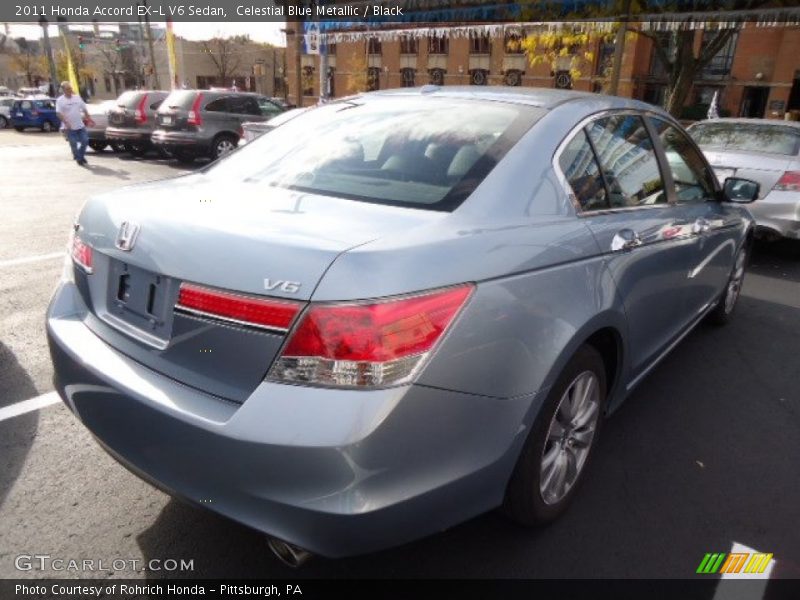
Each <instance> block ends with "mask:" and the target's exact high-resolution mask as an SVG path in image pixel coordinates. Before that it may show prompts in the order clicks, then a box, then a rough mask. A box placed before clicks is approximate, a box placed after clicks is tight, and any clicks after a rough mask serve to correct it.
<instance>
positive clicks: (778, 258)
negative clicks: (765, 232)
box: [748, 239, 800, 282]
mask: <svg viewBox="0 0 800 600" xmlns="http://www.w3.org/2000/svg"><path fill="white" fill-rule="evenodd" d="M748 270H749V271H750V272H751V273H756V274H757V275H763V276H765V277H775V278H778V279H785V280H788V281H794V282H800V240H787V239H783V240H780V241H777V242H766V241H757V242H756V243H755V245H754V246H753V253H752V255H751V257H750V266H749V268H748Z"/></svg>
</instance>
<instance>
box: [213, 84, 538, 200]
mask: <svg viewBox="0 0 800 600" xmlns="http://www.w3.org/2000/svg"><path fill="white" fill-rule="evenodd" d="M543 114H544V111H542V110H541V109H536V108H533V107H529V106H520V105H515V104H505V103H500V102H479V101H463V100H453V99H436V98H409V97H405V98H382V99H379V100H375V99H373V100H369V101H365V100H364V99H361V98H356V99H354V100H350V101H343V102H337V103H334V104H330V105H327V106H322V107H319V108H315V109H313V110H309V111H308V112H306V113H304V114H301V115H299V116H297V117H296V118H294V119H291V120H289V121H288V122H287V123H284V124H283V125H281V126H280V127H278V128H276V129H274V130H272V131H271V132H269V133H267V134H265V135H264V136H262V137H260V138H258V139H257V140H255V141H254V142H251V143H250V144H247V146H245V147H244V148H242V150H240V151H238V152H236V153H235V154H233V155H231V156H230V157H229V158H227V159H225V160H223V161H220V162H219V163H217V164H215V165H212V167H211V168H209V169H208V170H207V171H206V176H207V177H209V178H213V179H219V180H231V179H233V180H238V181H245V182H251V183H254V184H260V185H264V186H274V187H281V188H286V189H292V190H298V191H303V192H309V193H315V194H321V195H329V196H337V197H342V198H350V199H354V200H361V201H365V202H375V203H380V204H395V205H400V206H409V207H414V208H425V209H430V210H448V211H449V210H453V209H455V208H456V207H457V206H458V205H459V204H460V203H461V202H462V201H463V200H464V199H465V198H467V197H468V196H469V195H470V194H471V193H472V191H473V190H474V189H475V188H476V187H477V186H478V184H480V183H481V181H483V179H484V178H485V177H486V175H488V174H489V172H490V171H491V170H492V168H494V166H495V165H496V164H497V163H498V162H499V161H500V159H502V157H503V156H504V155H505V153H506V152H507V151H508V150H509V149H510V148H511V147H512V146H513V145H514V144H515V143H516V142H517V141H518V140H519V138H520V137H521V136H522V135H523V134H524V133H525V132H526V131H527V130H528V129H529V128H530V127H531V126H532V125H533V123H535V122H536V120H537V119H538V118H540V117H541V116H542V115H543Z"/></svg>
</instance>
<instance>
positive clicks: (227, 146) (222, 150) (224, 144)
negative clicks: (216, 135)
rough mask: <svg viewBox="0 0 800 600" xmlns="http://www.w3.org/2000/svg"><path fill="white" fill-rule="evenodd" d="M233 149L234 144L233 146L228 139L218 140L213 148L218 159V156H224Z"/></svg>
mask: <svg viewBox="0 0 800 600" xmlns="http://www.w3.org/2000/svg"><path fill="white" fill-rule="evenodd" d="M234 148H236V144H234V143H233V142H232V141H231V140H229V139H228V138H223V139H221V140H219V141H218V142H217V145H216V147H215V149H216V155H217V158H219V157H220V156H225V155H226V154H227V153H228V152H230V151H232V150H233V149H234Z"/></svg>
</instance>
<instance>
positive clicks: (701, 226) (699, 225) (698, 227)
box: [692, 217, 711, 235]
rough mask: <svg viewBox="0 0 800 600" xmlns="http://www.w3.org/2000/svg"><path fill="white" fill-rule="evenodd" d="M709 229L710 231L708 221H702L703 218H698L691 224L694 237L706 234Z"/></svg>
mask: <svg viewBox="0 0 800 600" xmlns="http://www.w3.org/2000/svg"><path fill="white" fill-rule="evenodd" d="M709 229H711V223H709V222H708V219H704V218H703V217H700V218H698V219H697V220H696V221H695V222H694V223H693V224H692V233H694V234H696V235H699V234H701V233H706V232H707V231H708V230H709Z"/></svg>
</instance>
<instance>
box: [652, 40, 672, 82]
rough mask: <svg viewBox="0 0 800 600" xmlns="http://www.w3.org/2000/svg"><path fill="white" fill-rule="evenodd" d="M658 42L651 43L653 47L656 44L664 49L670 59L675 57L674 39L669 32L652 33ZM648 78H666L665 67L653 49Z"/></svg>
mask: <svg viewBox="0 0 800 600" xmlns="http://www.w3.org/2000/svg"><path fill="white" fill-rule="evenodd" d="M654 35H655V36H656V39H657V40H658V42H652V44H653V45H655V44H656V43H658V45H659V46H661V47H662V48H664V49H666V51H667V56H669V57H672V56H674V55H675V38H674V36H673V35H672V34H671V33H670V32H669V31H657V32H655V33H654ZM650 76H651V77H656V78H662V77H666V76H667V65H665V64H664V63H663V62H662V61H661V59H660V58H659V56H658V53H657V52H656V50H655V48H653V51H652V53H651V54H650Z"/></svg>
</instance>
